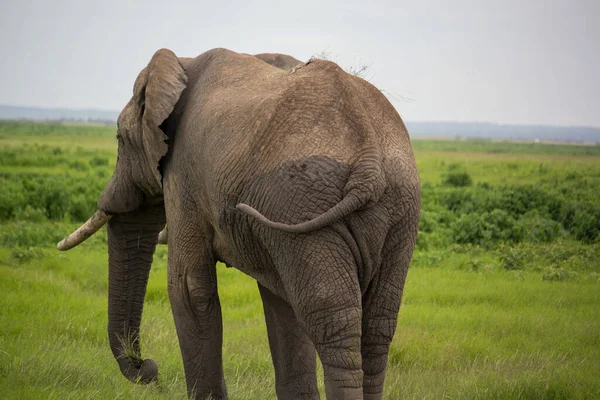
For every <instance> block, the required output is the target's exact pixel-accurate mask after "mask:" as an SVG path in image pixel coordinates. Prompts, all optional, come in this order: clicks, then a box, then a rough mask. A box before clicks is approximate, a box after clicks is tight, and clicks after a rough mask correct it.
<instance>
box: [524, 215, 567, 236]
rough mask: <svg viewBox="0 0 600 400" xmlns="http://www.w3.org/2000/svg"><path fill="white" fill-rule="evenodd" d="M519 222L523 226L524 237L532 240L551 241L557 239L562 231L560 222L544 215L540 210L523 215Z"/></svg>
mask: <svg viewBox="0 0 600 400" xmlns="http://www.w3.org/2000/svg"><path fill="white" fill-rule="evenodd" d="M518 224H519V225H520V227H521V230H522V232H523V235H524V239H525V240H528V241H530V242H541V243H547V242H551V241H553V240H555V239H557V238H558V237H559V236H560V234H561V231H562V230H561V226H560V223H558V222H556V221H554V220H552V219H550V218H546V217H544V216H543V215H542V214H541V213H540V212H539V211H538V210H533V211H530V212H528V213H526V214H525V215H523V217H522V218H521V219H519V221H518Z"/></svg>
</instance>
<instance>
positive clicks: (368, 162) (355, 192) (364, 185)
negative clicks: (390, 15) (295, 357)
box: [236, 151, 385, 233]
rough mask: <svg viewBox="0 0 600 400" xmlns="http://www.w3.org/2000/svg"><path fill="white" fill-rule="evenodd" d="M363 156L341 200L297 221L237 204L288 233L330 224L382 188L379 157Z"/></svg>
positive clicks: (274, 227)
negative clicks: (285, 220)
mask: <svg viewBox="0 0 600 400" xmlns="http://www.w3.org/2000/svg"><path fill="white" fill-rule="evenodd" d="M369 153H371V154H368V155H367V156H366V157H364V158H363V160H362V163H359V167H358V168H356V169H355V171H354V173H352V174H351V176H350V179H349V180H348V183H347V184H346V192H347V193H346V195H345V196H344V197H343V198H342V200H341V201H340V202H339V203H337V204H336V205H335V206H333V207H331V208H330V209H329V210H327V211H325V212H324V213H323V214H321V215H319V216H317V217H315V218H313V219H311V220H309V221H304V222H300V223H298V224H286V223H283V222H275V221H272V220H270V219H269V218H267V217H265V216H264V215H263V214H262V213H261V212H260V211H258V210H257V209H255V208H253V207H251V206H249V205H248V204H244V203H239V204H238V205H236V208H237V209H238V210H240V211H243V212H244V213H246V214H248V215H250V216H252V217H254V218H256V219H257V220H258V221H260V222H261V223H262V224H264V225H265V226H267V227H269V228H273V229H278V230H280V231H284V232H290V233H308V232H312V231H316V230H318V229H321V228H324V227H326V226H328V225H331V224H332V223H334V222H335V221H338V220H340V219H342V218H344V217H346V216H348V215H350V214H351V213H353V212H354V211H357V210H359V209H361V208H362V207H364V206H366V205H367V203H369V202H372V201H377V200H378V199H379V197H381V195H382V194H383V192H384V190H385V180H384V176H383V173H382V170H381V163H380V160H379V157H377V156H375V157H373V153H377V152H376V151H375V152H369Z"/></svg>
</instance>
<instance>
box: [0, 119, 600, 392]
mask: <svg viewBox="0 0 600 400" xmlns="http://www.w3.org/2000/svg"><path fill="white" fill-rule="evenodd" d="M114 136H115V129H114V128H113V127H101V126H65V125H43V124H27V123H8V122H6V123H0V149H1V150H0V183H1V187H2V190H1V191H0V221H1V228H0V246H1V247H0V397H1V398H2V399H39V398H52V399H86V398H94V399H95V398H98V399H115V398H124V399H138V398H156V399H163V398H164V399H177V398H185V391H186V389H185V377H184V374H183V366H182V362H181V357H180V354H179V348H178V343H177V337H176V333H175V328H174V324H173V320H172V317H171V313H170V309H169V301H168V297H167V290H166V281H167V280H166V254H167V249H166V247H159V248H158V250H157V252H156V254H155V261H154V265H153V268H152V272H151V276H150V282H149V286H148V291H147V294H146V303H145V308H144V316H143V322H142V349H143V356H144V357H151V358H153V359H155V360H156V361H157V363H158V365H159V369H160V375H159V380H158V382H155V383H152V384H150V385H146V386H139V385H134V384H131V383H129V382H128V381H126V380H125V378H123V377H122V376H121V374H120V372H119V370H118V367H117V364H116V362H115V361H114V360H113V357H112V354H111V352H110V349H109V346H108V343H107V335H106V325H107V315H106V309H107V295H106V292H107V275H108V271H107V255H106V243H105V242H106V231H105V229H102V230H101V231H100V232H99V233H98V234H97V235H96V236H94V237H93V238H92V239H90V240H89V241H88V242H86V243H85V244H83V245H81V246H79V247H78V248H76V249H74V250H72V251H70V252H66V253H60V252H58V251H57V250H56V249H55V247H54V246H55V244H56V242H58V241H59V240H60V239H62V238H63V236H65V235H66V234H68V233H70V232H71V231H72V229H73V228H75V227H76V226H77V225H78V224H79V223H80V222H82V221H84V220H85V219H87V217H88V216H89V215H91V213H92V212H93V211H95V204H96V200H97V198H98V197H99V195H100V193H101V191H102V189H103V187H104V185H105V184H106V183H107V181H108V179H109V178H110V176H111V174H112V167H113V165H114V163H115V161H116V140H115V138H114ZM413 145H414V148H415V153H416V157H417V162H418V166H419V170H420V174H421V179H422V184H423V212H422V218H421V224H420V236H419V238H418V243H417V249H416V251H415V255H414V258H413V262H412V266H411V269H410V272H409V275H408V281H407V284H406V287H405V293H404V298H403V304H402V309H401V310H400V315H399V319H398V329H397V333H396V336H395V338H394V341H393V343H392V346H391V352H390V357H389V366H388V375H387V380H386V390H385V398H387V399H440V398H452V399H472V398H481V399H494V398H497V399H514V398H525V399H559V398H564V399H584V398H600V379H599V377H600V234H599V231H600V200H599V196H600V189H599V188H600V146H570V145H543V144H527V143H504V142H491V141H481V140H479V141H454V140H447V141H442V140H413ZM218 278H219V293H220V297H221V302H222V308H223V319H224V331H225V334H224V336H225V338H224V365H225V375H226V379H227V383H228V389H229V394H230V398H232V399H234V400H235V399H273V398H275V389H274V375H273V369H272V365H271V360H270V355H269V350H268V343H267V334H266V329H265V325H264V321H263V312H262V306H261V302H260V298H259V295H258V290H257V288H256V284H255V282H254V281H252V279H250V278H248V277H247V276H245V275H243V274H242V273H240V272H238V271H236V270H234V269H227V268H225V267H224V266H219V268H218ZM320 384H321V389H322V378H321V379H320Z"/></svg>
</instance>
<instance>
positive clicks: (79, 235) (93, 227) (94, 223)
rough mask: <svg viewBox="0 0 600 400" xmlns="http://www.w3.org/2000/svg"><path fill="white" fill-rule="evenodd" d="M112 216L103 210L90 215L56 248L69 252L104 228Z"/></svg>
mask: <svg viewBox="0 0 600 400" xmlns="http://www.w3.org/2000/svg"><path fill="white" fill-rule="evenodd" d="M111 218H112V215H109V214H107V213H106V212H105V211H104V210H98V211H96V212H95V213H94V215H92V216H91V217H90V218H89V219H88V220H87V221H86V222H85V223H84V224H83V225H81V226H80V227H79V228H78V229H77V230H76V231H75V232H73V233H71V234H70V235H69V236H67V237H66V238H64V239H63V240H61V241H60V242H59V243H58V244H57V245H56V248H57V249H58V250H60V251H66V250H70V249H72V248H73V247H75V246H77V245H79V244H81V243H82V242H84V241H86V240H87V239H88V238H89V237H90V236H92V235H93V234H94V233H96V231H97V230H98V229H100V228H102V227H103V226H104V224H106V223H107V222H108V221H109V220H110V219H111Z"/></svg>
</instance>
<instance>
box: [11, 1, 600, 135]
mask: <svg viewBox="0 0 600 400" xmlns="http://www.w3.org/2000/svg"><path fill="white" fill-rule="evenodd" d="M0 29H1V33H0V54H2V56H1V57H0V104H15V105H28V106H43V107H67V108H99V109H114V110H119V109H121V108H122V107H123V106H124V105H125V103H126V102H127V101H128V99H129V97H130V96H131V90H132V86H133V82H134V80H135V77H136V76H137V74H138V73H139V71H140V70H141V69H142V68H143V67H144V66H145V65H146V64H147V63H148V61H149V60H150V57H151V56H152V54H153V53H154V52H155V51H156V50H157V49H159V48H161V47H167V48H170V49H172V50H173V51H174V52H175V53H176V54H177V55H179V56H188V57H190V56H191V57H193V56H196V55H198V54H200V53H202V52H204V51H206V50H208V49H211V48H214V47H225V48H229V49H231V50H234V51H238V52H243V53H262V52H282V53H288V54H291V55H293V56H295V57H296V58H299V59H302V60H307V59H308V58H310V56H311V55H314V54H318V53H321V52H327V53H329V54H330V57H331V58H332V59H333V60H334V61H336V62H338V63H339V64H340V65H341V66H343V67H345V68H347V67H349V66H354V67H359V66H361V65H363V64H367V65H369V66H370V68H369V72H368V75H367V78H368V79H369V80H370V81H371V83H373V84H374V85H375V86H377V87H379V88H381V89H384V90H385V91H386V92H387V93H389V94H390V96H389V98H390V100H391V101H392V103H393V104H394V106H395V107H396V109H397V110H398V111H399V112H400V114H401V115H402V116H403V118H404V119H405V120H412V121H415V120H428V121H489V122H500V123H525V124H557V125H590V126H600V0H580V1H577V0H560V1H554V0H529V1H528V0H503V1H484V0H481V1H468V0H455V1H450V0H449V1H431V0H426V1H414V0H411V1H404V0H397V1H393V0H390V1H371V2H369V1H365V0H361V1H354V0H343V1H337V0H336V1H326V0H317V1H313V0H302V1H289V0H288V1H285V0H284V1H273V2H267V1H261V0H259V1H247V0H246V1H239V0H221V1H213V2H205V1H179V0H170V1H168V2H167V1H155V0H146V1H127V0H121V1H118V0H103V1H85V0H79V1H51V0H32V1H27V0H19V1H17V0H3V1H2V3H1V5H0Z"/></svg>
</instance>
